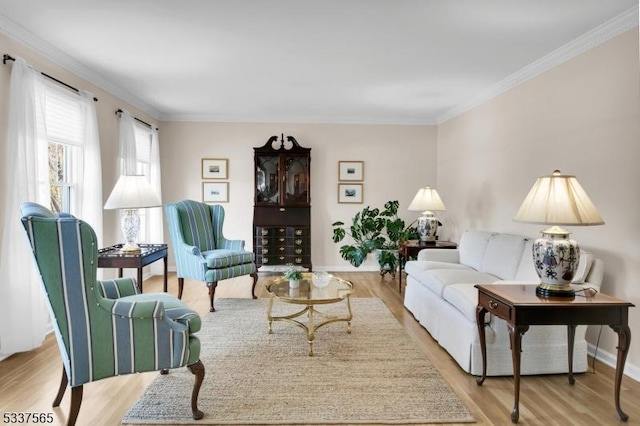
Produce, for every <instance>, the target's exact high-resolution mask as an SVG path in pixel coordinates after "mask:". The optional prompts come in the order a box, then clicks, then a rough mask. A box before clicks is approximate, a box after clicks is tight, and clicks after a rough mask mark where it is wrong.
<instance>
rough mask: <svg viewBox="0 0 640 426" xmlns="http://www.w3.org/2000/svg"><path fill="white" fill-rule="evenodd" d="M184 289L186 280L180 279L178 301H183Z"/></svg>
mask: <svg viewBox="0 0 640 426" xmlns="http://www.w3.org/2000/svg"><path fill="white" fill-rule="evenodd" d="M183 289H184V278H178V299H182V290H183Z"/></svg>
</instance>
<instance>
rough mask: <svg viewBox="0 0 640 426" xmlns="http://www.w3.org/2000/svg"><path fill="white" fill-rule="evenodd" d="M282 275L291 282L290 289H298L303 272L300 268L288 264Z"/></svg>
mask: <svg viewBox="0 0 640 426" xmlns="http://www.w3.org/2000/svg"><path fill="white" fill-rule="evenodd" d="M282 275H284V277H285V278H286V279H288V280H289V287H290V288H298V287H299V286H300V280H301V279H302V271H301V270H300V268H299V267H297V266H295V265H293V264H292V263H287V265H286V268H285V270H284V272H283V273H282Z"/></svg>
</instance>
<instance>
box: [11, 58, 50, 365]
mask: <svg viewBox="0 0 640 426" xmlns="http://www.w3.org/2000/svg"><path fill="white" fill-rule="evenodd" d="M44 105H45V93H44V84H43V81H42V76H41V74H40V73H39V72H37V71H35V70H33V69H31V68H30V67H29V66H28V65H27V63H26V62H25V61H24V60H23V59H21V58H16V60H15V62H14V64H13V67H12V70H11V82H10V87H9V122H8V123H9V124H8V129H7V140H6V144H4V145H5V146H6V157H5V165H4V169H5V170H6V175H5V176H6V178H5V179H4V185H5V188H4V192H3V194H4V203H3V205H4V206H5V207H4V209H5V211H4V223H3V227H2V229H1V230H0V232H2V240H1V241H2V242H1V244H2V245H1V248H0V253H2V255H1V256H0V354H2V355H10V354H12V353H15V352H22V351H27V350H30V349H33V348H35V347H38V346H40V344H41V343H42V341H43V340H44V336H45V333H46V330H47V325H48V322H49V315H48V309H47V305H46V303H45V300H44V293H43V291H42V288H41V282H40V277H39V275H38V274H37V273H36V270H35V268H34V264H33V255H32V252H31V248H30V247H29V243H28V241H27V237H26V234H25V232H24V229H23V228H22V224H21V223H20V217H21V214H20V205H21V204H22V203H23V202H25V201H35V202H38V203H41V204H43V205H45V206H48V205H49V204H50V202H51V200H50V198H51V193H50V187H49V176H48V163H47V161H48V151H47V141H46V129H45V124H44V117H45V114H44Z"/></svg>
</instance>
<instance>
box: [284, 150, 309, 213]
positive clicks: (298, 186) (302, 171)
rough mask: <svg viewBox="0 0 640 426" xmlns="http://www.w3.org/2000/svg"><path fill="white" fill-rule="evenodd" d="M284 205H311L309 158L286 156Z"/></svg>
mask: <svg viewBox="0 0 640 426" xmlns="http://www.w3.org/2000/svg"><path fill="white" fill-rule="evenodd" d="M284 167H285V172H284V173H285V179H284V183H285V186H284V204H287V205H301V204H305V205H306V204H308V203H309V157H306V156H305V157H303V156H297V155H296V156H286V157H285V158H284Z"/></svg>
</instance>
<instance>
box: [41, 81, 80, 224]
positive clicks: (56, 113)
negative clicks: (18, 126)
mask: <svg viewBox="0 0 640 426" xmlns="http://www.w3.org/2000/svg"><path fill="white" fill-rule="evenodd" d="M44 114H45V117H44V118H45V119H44V122H45V125H46V135H47V136H46V137H47V143H48V160H49V184H50V186H51V210H53V211H54V212H66V213H74V210H75V208H74V207H75V205H76V203H77V194H76V192H77V189H76V188H77V185H78V183H79V182H78V178H77V177H76V175H77V173H75V167H77V166H78V164H77V163H78V159H77V156H78V155H79V152H78V151H79V150H80V149H81V148H80V147H81V146H82V145H83V143H84V141H83V131H82V127H83V117H82V112H81V107H80V102H79V98H78V95H77V94H75V93H73V92H71V91H69V90H68V89H64V88H62V87H60V86H58V85H57V84H55V83H52V82H49V83H47V84H46V85H45V108H44Z"/></svg>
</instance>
